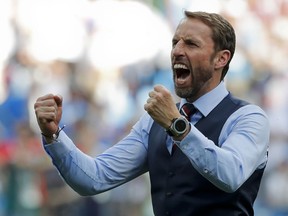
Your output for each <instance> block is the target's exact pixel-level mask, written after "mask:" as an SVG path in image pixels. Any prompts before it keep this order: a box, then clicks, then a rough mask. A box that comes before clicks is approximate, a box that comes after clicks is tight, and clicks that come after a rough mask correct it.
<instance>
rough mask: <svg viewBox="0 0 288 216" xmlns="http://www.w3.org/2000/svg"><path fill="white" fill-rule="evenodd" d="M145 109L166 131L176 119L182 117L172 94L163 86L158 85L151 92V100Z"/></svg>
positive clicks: (148, 100)
mask: <svg viewBox="0 0 288 216" xmlns="http://www.w3.org/2000/svg"><path fill="white" fill-rule="evenodd" d="M144 109H145V110H146V111H147V113H148V114H149V115H150V116H151V117H152V118H153V119H154V121H156V122H157V123H158V124H160V125H161V126H162V127H164V128H166V129H167V128H168V127H169V126H170V125H171V122H172V120H173V119H174V118H178V117H180V116H181V114H180V113H179V111H178V109H177V107H176V105H175V102H174V99H173V96H172V94H171V93H170V92H169V90H168V89H166V88H165V87H164V86H162V85H156V86H155V87H154V89H153V91H151V92H149V98H148V99H147V103H146V104H145V105H144Z"/></svg>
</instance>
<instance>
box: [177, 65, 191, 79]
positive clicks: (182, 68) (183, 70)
mask: <svg viewBox="0 0 288 216" xmlns="http://www.w3.org/2000/svg"><path fill="white" fill-rule="evenodd" d="M174 71H175V75H176V78H177V79H181V80H184V79H185V78H187V77H188V76H189V75H190V70H189V69H188V67H187V66H186V65H184V64H175V65H174Z"/></svg>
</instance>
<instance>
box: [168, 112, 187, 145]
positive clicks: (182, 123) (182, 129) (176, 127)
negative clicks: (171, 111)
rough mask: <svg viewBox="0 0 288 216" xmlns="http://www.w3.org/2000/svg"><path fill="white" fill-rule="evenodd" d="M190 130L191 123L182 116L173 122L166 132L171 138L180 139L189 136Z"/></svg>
mask: <svg viewBox="0 0 288 216" xmlns="http://www.w3.org/2000/svg"><path fill="white" fill-rule="evenodd" d="M189 128H190V123H189V121H188V120H187V119H186V118H185V117H184V116H180V117H178V118H174V119H173V120H172V122H171V125H170V126H169V128H167V129H166V132H167V134H168V135H169V136H171V137H173V138H178V139H179V138H183V137H184V135H186V134H187V131H188V129H189Z"/></svg>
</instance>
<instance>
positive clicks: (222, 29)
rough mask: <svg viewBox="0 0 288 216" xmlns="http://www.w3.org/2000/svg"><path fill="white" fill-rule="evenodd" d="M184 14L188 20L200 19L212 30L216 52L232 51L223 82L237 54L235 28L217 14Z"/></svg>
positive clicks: (186, 12)
mask: <svg viewBox="0 0 288 216" xmlns="http://www.w3.org/2000/svg"><path fill="white" fill-rule="evenodd" d="M184 13H185V16H186V17H187V18H195V19H199V20H200V21H202V22H203V23H205V24H206V25H207V26H209V27H210V28H211V30H212V40H213V42H214V46H215V47H214V49H215V51H216V52H217V51H220V50H225V49H227V50H229V51H230V53H231V57H230V59H229V61H228V62H227V64H226V65H225V67H224V68H223V71H222V76H221V80H222V79H224V77H225V75H226V74H227V71H228V69H229V64H230V62H231V60H232V57H233V55H234V52H235V44H236V35H235V31H234V28H233V27H232V25H231V24H230V23H229V22H228V21H227V20H226V19H224V18H223V17H222V16H221V15H219V14H216V13H207V12H201V11H200V12H191V11H185V12H184Z"/></svg>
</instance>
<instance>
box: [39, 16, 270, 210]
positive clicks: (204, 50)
mask: <svg viewBox="0 0 288 216" xmlns="http://www.w3.org/2000/svg"><path fill="white" fill-rule="evenodd" d="M172 45H173V46H172V51H171V63H172V70H173V79H174V85H175V92H176V94H177V95H178V96H179V97H180V98H181V102H180V104H179V107H180V109H179V108H178V106H176V105H175V102H174V100H173V96H172V94H171V93H170V92H169V91H168V90H167V89H166V88H165V87H163V86H160V85H158V86H155V87H154V89H153V91H151V92H150V93H149V98H148V100H147V103H146V104H145V106H144V109H145V110H146V111H147V113H145V114H144V115H143V116H142V117H141V119H140V120H139V121H138V122H137V123H136V124H135V125H134V126H133V128H132V130H131V132H130V133H129V134H128V135H127V136H126V137H125V138H124V139H123V140H121V141H120V142H119V143H117V144H115V145H114V146H113V147H111V148H110V149H108V150H106V151H105V152H104V153H102V154H100V155H98V156H97V157H95V158H92V157H88V156H87V155H85V154H83V153H81V152H80V151H79V150H78V149H77V148H76V146H75V145H74V144H73V142H72V141H71V140H70V139H69V138H68V137H67V136H66V134H65V132H64V131H63V130H62V129H59V122H60V120H61V115H62V98H61V96H57V95H52V94H49V95H45V96H43V97H40V98H38V99H37V101H36V103H35V106H34V108H35V113H36V116H37V121H38V124H39V127H40V129H41V131H42V134H43V140H44V147H45V150H46V151H47V153H48V154H49V155H50V156H51V158H52V160H53V163H54V164H55V166H56V167H57V169H58V170H59V171H60V173H61V175H62V176H63V178H64V179H65V181H66V182H67V183H68V184H69V185H70V186H71V187H72V188H73V189H74V190H75V191H77V192H78V193H79V194H81V195H94V194H97V193H100V192H103V191H106V190H109V189H111V188H114V187H117V186H119V185H121V184H124V183H125V182H127V181H130V180H131V179H134V178H135V177H137V176H139V175H141V174H143V173H145V172H149V174H150V181H151V195H152V204H153V211H154V214H155V215H157V216H163V215H173V216H174V215H177V216H182V215H187V216H191V215H205V216H207V215H213V216H215V215H221V216H223V215H253V214H254V212H253V203H254V201H255V199H256V196H257V193H258V189H259V185H260V181H261V178H262V174H263V171H264V168H265V166H266V163H267V149H268V141H269V124H268V120H267V117H266V115H265V113H264V112H263V110H262V109H260V108H259V107H258V106H256V105H252V104H248V103H247V102H245V101H242V100H239V99H237V98H235V97H233V96H232V95H231V94H230V93H229V92H228V91H227V89H226V88H225V85H224V82H223V79H224V77H225V75H226V73H227V71H228V68H229V63H230V61H231V59H232V57H233V54H234V50H235V33H234V30H233V28H232V26H231V25H230V24H229V23H228V22H227V21H226V20H225V19H223V18H222V17H221V16H219V15H217V14H213V13H205V12H188V11H185V17H184V19H183V20H182V21H181V22H180V24H179V26H178V27H177V29H176V32H175V35H174V37H173V40H172ZM187 102H188V103H190V105H191V104H193V107H192V108H191V109H193V113H194V115H192V117H191V116H189V112H190V110H187V109H186V107H183V108H182V105H183V104H186V103H187ZM185 117H187V118H188V119H189V120H186V118H185ZM164 129H165V130H164Z"/></svg>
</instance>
